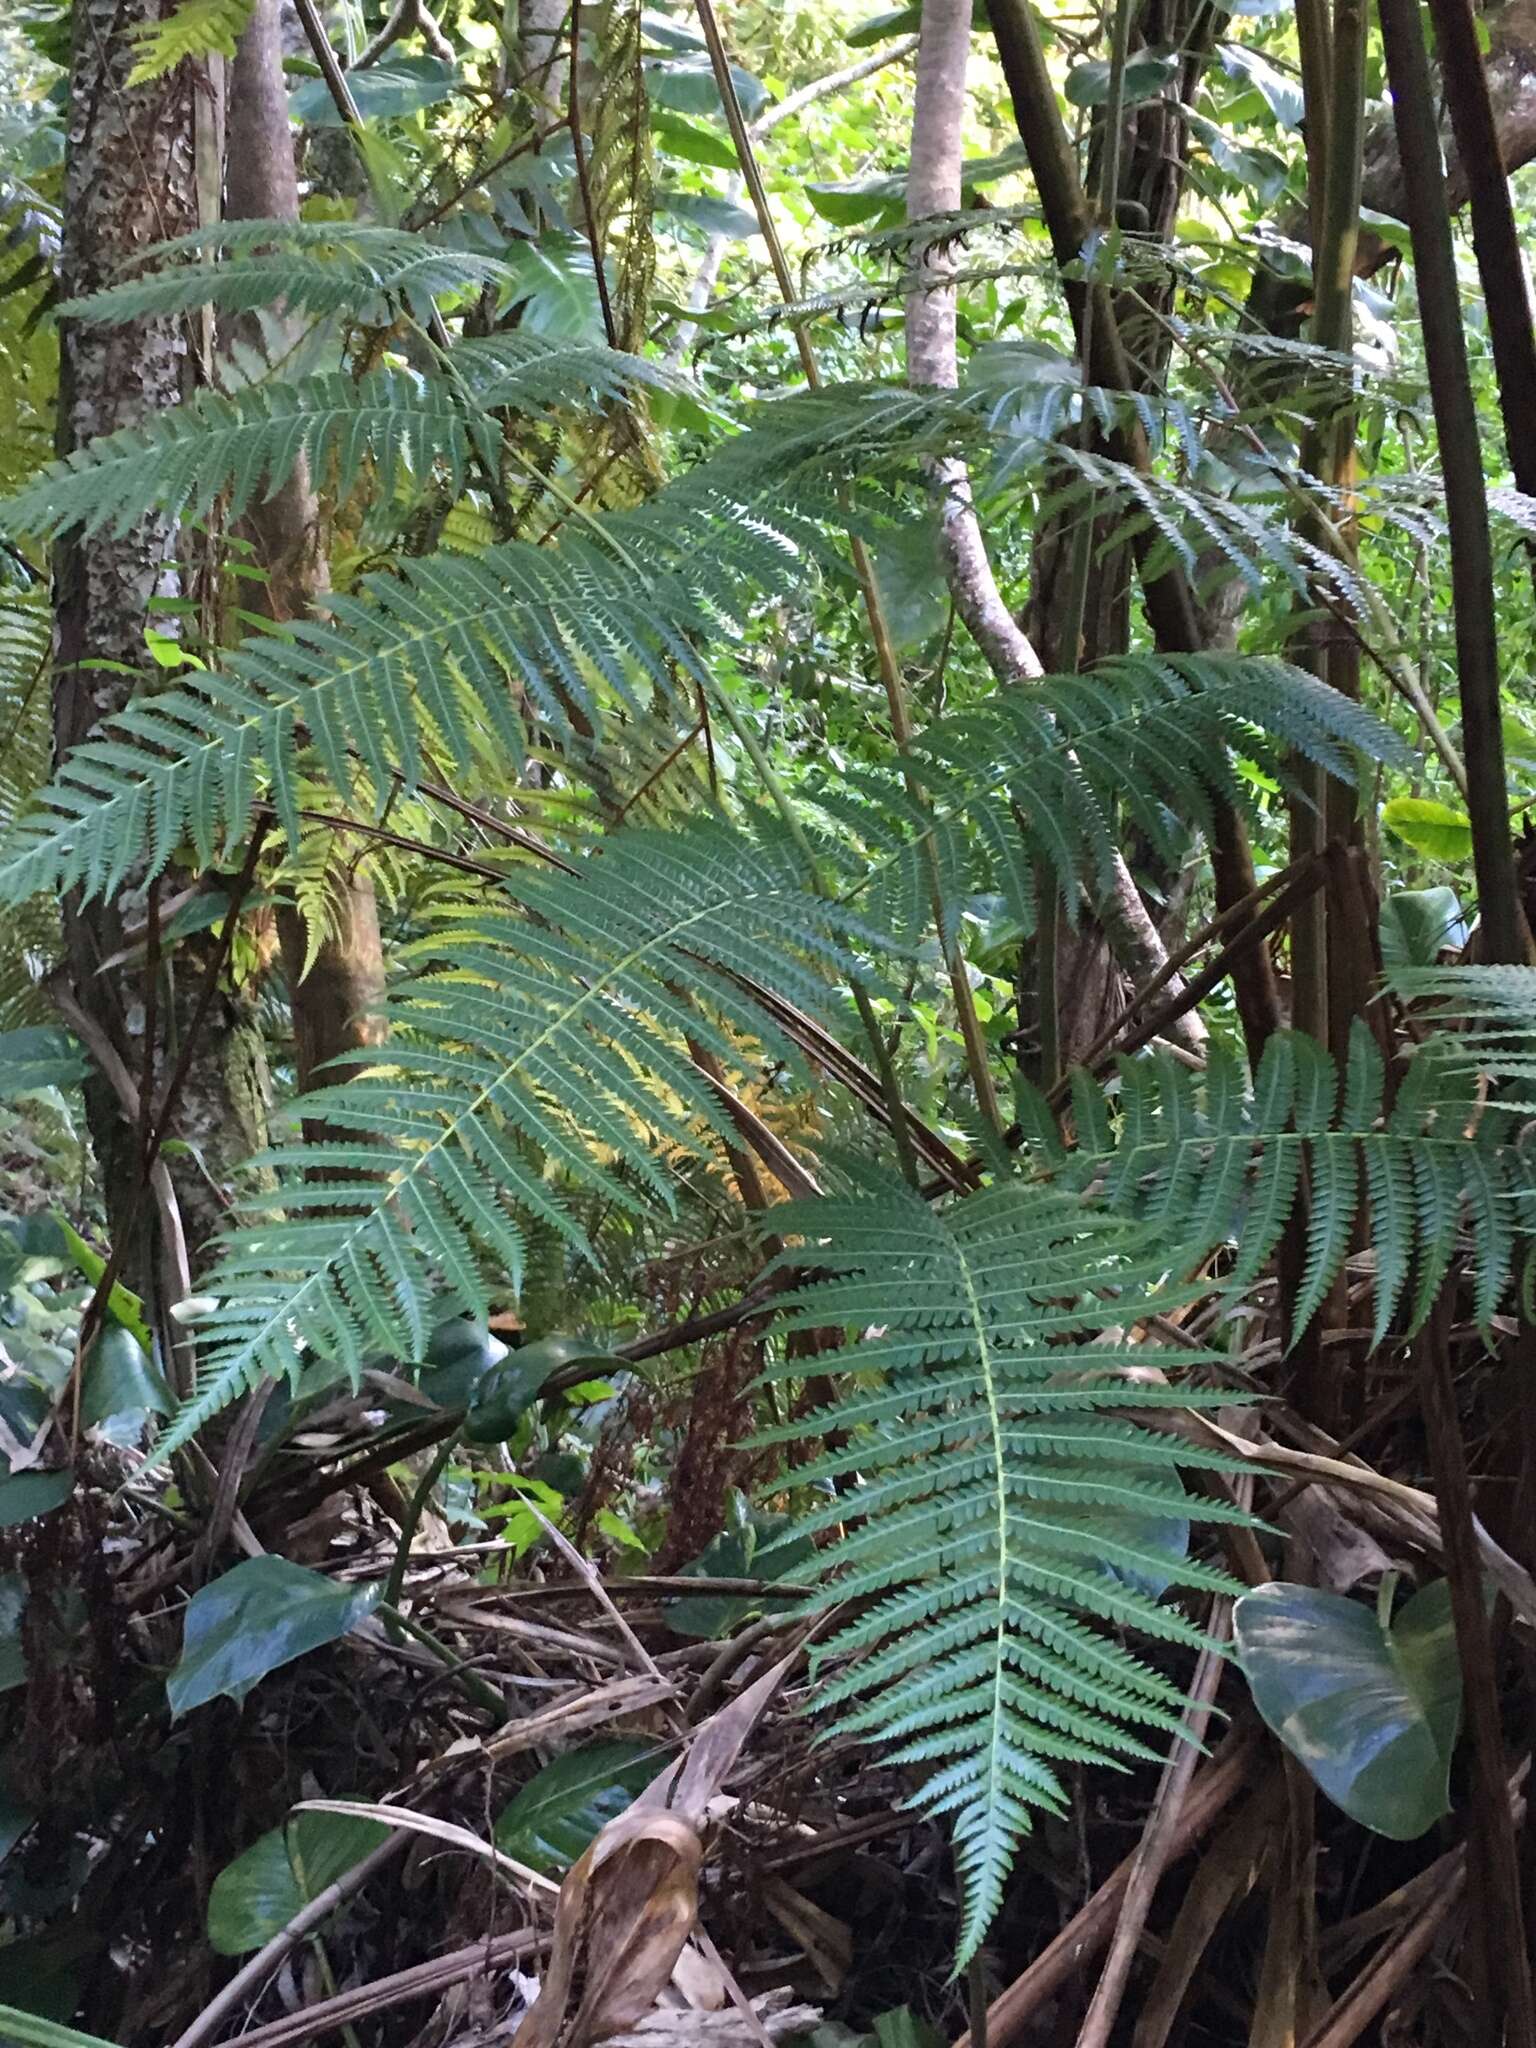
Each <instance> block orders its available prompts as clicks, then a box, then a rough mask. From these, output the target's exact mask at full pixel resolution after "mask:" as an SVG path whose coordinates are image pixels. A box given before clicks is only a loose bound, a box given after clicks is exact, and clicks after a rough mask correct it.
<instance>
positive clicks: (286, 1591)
mask: <svg viewBox="0 0 1536 2048" xmlns="http://www.w3.org/2000/svg"><path fill="white" fill-rule="evenodd" d="M379 1592H380V1586H379V1585H378V1584H377V1583H375V1584H373V1585H367V1586H333V1585H332V1584H331V1582H330V1580H329V1579H323V1578H322V1577H321V1576H320V1574H319V1572H311V1571H306V1570H305V1569H304V1567H303V1565H299V1564H290V1563H289V1561H288V1560H287V1558H285V1557H251V1558H247V1559H246V1561H245V1563H244V1564H237V1565H236V1566H235V1568H234V1570H233V1571H231V1572H225V1574H224V1576H223V1577H222V1578H220V1579H215V1580H214V1582H213V1584H212V1585H211V1586H204V1587H203V1589H202V1591H201V1592H199V1593H194V1594H193V1596H192V1600H191V1603H190V1605H189V1606H188V1608H187V1620H186V1629H185V1633H184V1635H183V1637H182V1649H181V1662H180V1663H179V1664H178V1665H177V1666H176V1669H175V1670H174V1671H173V1672H172V1673H171V1675H170V1677H169V1678H168V1679H167V1680H166V1682H165V1693H166V1698H167V1699H168V1700H169V1701H170V1703H171V1712H172V1714H174V1715H181V1714H188V1713H190V1712H191V1711H192V1709H193V1708H194V1707H200V1706H202V1705H203V1704H204V1703H205V1701H208V1700H212V1699H217V1698H218V1696H219V1694H220V1693H226V1694H228V1696H229V1698H230V1699H232V1700H243V1699H244V1698H245V1696H246V1694H247V1693H248V1692H249V1691H250V1689H251V1687H252V1686H253V1685H255V1684H257V1683H258V1682H259V1681H260V1680H261V1679H263V1678H265V1677H266V1675H267V1673H268V1672H269V1671H276V1670H277V1669H278V1667H279V1665H282V1664H291V1663H292V1662H293V1660H294V1658H295V1657H302V1656H303V1655H304V1654H305V1653H306V1651H309V1650H318V1649H320V1648H321V1647H322V1646H323V1645H324V1644H326V1643H334V1642H335V1640H336V1638H337V1637H338V1636H344V1635H345V1634H346V1632H347V1630H348V1629H349V1628H355V1627H356V1625H357V1623H358V1622H360V1621H361V1620H362V1619H363V1617H364V1615H366V1614H368V1613H370V1612H371V1611H372V1609H373V1607H374V1605H375V1603H376V1602H377V1600H378V1597H379Z"/></svg>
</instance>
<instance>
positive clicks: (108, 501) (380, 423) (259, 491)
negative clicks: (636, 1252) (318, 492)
mask: <svg viewBox="0 0 1536 2048" xmlns="http://www.w3.org/2000/svg"><path fill="white" fill-rule="evenodd" d="M453 366H454V370H455V373H456V375H455V378H454V379H453V380H450V379H447V378H423V377H419V376H417V375H416V374H415V373H414V372H413V371H410V370H405V369H398V368H392V367H388V366H386V367H384V368H381V369H377V370H374V371H372V372H370V373H369V374H368V375H367V376H365V377H361V378H354V377H349V376H347V375H345V374H344V373H342V372H340V371H336V372H333V373H332V374H330V375H328V376H315V377H305V378H303V379H300V380H298V381H297V382H293V383H284V382H280V381H274V382H271V383H261V384H254V385H251V386H249V387H248V388H247V389H245V390H243V391H240V392H237V393H236V394H235V395H234V396H233V397H224V396H222V395H220V394H219V393H217V392H212V391H203V392H200V393H199V394H198V395H197V396H196V397H195V398H193V399H191V400H189V401H188V402H187V403H186V404H185V405H179V406H174V407H171V408H170V409H169V410H167V411H164V412H160V413H157V414H155V415H154V416H153V417H151V418H150V419H148V420H146V421H144V422H143V423H141V424H139V425H136V426H132V427H125V428H122V429H121V430H120V431H119V432H117V433H115V434H108V435H104V436H102V437H101V438H100V439H98V440H95V441H91V442H88V443H87V444H86V446H85V447H83V448H81V449H79V450H78V451H76V452H75V453H74V454H72V455H70V456H68V457H67V458H66V459H65V460H64V461H62V462H57V463H54V464H53V465H52V466H51V467H50V468H48V469H47V470H45V471H44V472H43V473H42V475H41V476H39V477H37V478H36V479H35V480H34V481H32V482H31V483H30V484H28V486H27V487H26V489H24V490H22V491H20V492H18V493H17V495H16V496H15V497H14V498H12V499H11V500H10V501H9V503H8V504H7V505H6V506H5V513H6V517H7V518H8V519H9V520H10V521H11V523H12V524H13V525H14V526H15V527H16V528H18V529H20V530H23V531H30V532H37V533H40V534H54V533H62V532H65V531H67V530H68V528H70V527H72V526H75V525H79V526H80V527H81V529H82V531H83V532H85V533H86V534H91V533H96V532H99V531H101V530H103V529H113V530H115V531H118V532H125V531H127V529H128V528H129V527H131V526H132V525H133V524H134V523H135V521H137V520H138V519H140V518H141V517H142V516H143V514H144V513H145V512H146V511H148V510H150V509H151V507H165V508H168V509H171V510H173V511H175V512H176V513H177V514H178V515H179V516H180V517H182V518H187V519H196V518H199V517H201V516H202V515H203V514H204V513H206V512H207V511H208V509H209V507H210V506H211V505H212V504H213V502H214V500H215V498H216V497H218V495H219V494H220V493H221V492H222V491H226V490H227V491H228V493H229V506H228V513H229V517H230V518H232V519H236V518H238V517H239V516H240V515H241V513H243V512H244V511H245V510H246V509H247V507H248V506H249V505H250V504H251V503H252V501H253V500H258V501H259V500H260V499H261V498H263V497H268V496H270V495H271V494H272V493H273V492H274V491H276V490H278V489H279V488H280V487H281V486H282V484H283V483H284V482H285V481H286V480H287V478H288V476H289V475H290V474H291V473H292V470H293V467H294V464H295V463H296V462H297V461H298V459H299V457H300V456H301V455H302V456H305V457H307V459H308V461H309V465H310V469H311V471H312V473H314V474H316V475H319V474H321V473H322V472H323V471H324V470H325V466H326V465H327V464H331V465H334V467H333V469H332V470H331V471H330V473H329V474H328V476H327V482H328V484H329V485H330V487H331V489H332V491H333V493H334V495H335V496H336V497H337V498H338V499H341V498H345V497H346V496H347V494H348V493H349V492H350V491H351V489H352V488H353V486H354V484H355V483H356V482H357V479H358V477H359V474H360V473H361V472H362V470H363V467H364V465H365V464H371V465H373V468H374V471H375V473H376V481H377V486H378V489H379V491H380V493H381V495H383V496H386V497H387V496H388V495H389V494H391V493H392V492H393V491H394V489H395V487H396V483H397V480H398V478H399V475H400V472H401V470H402V468H403V469H404V470H406V471H408V472H409V474H410V475H411V476H412V477H413V478H415V479H416V480H417V482H418V483H419V482H421V481H423V480H424V479H426V478H427V477H428V476H429V475H430V474H431V473H432V472H433V469H434V467H437V468H439V469H440V470H441V472H442V474H443V475H444V476H445V478H446V479H447V481H448V483H449V485H450V487H451V488H452V490H453V492H454V494H455V496H456V495H457V494H458V493H459V492H460V491H461V490H462V489H463V487H464V482H465V479H466V477H467V475H468V473H469V470H470V465H471V463H472V461H473V460H474V458H475V456H476V454H478V455H479V456H480V457H481V459H482V460H483V461H484V462H485V463H486V464H487V465H488V466H489V467H490V468H491V469H492V470H493V472H494V469H495V465H496V463H497V461H498V450H499V444H500V439H501V427H500V423H499V422H498V421H497V420H495V419H494V418H493V417H492V415H493V414H495V413H497V412H501V411H534V410H538V411H544V410H547V409H552V408H554V407H557V406H562V405H563V406H575V405H587V404H591V403H592V402H593V401H594V400H598V401H600V400H603V399H608V398H619V397H622V396H624V395H625V394H627V393H629V392H631V391H633V390H634V389H635V388H636V387H637V386H647V387H653V388H675V387H676V386H677V385H678V384H679V383H680V382H681V380H680V379H678V378H676V377H675V376H672V375H671V374H670V373H668V372H667V371H665V370H664V369H661V368H659V367H658V366H656V365H653V364H650V363H647V362H644V361H643V360H642V359H641V358H640V357H638V356H625V355H622V354H620V353H619V352H617V351H616V350H612V349H605V348H598V347H591V346H588V347H583V348H574V349H573V348H569V347H565V346H563V345H562V344H560V343H556V342H550V341H544V340H540V339H539V338H537V337H534V336H525V335H511V336H506V337H502V338H498V339H497V340H495V341H485V342H466V343H465V344H463V346H462V348H460V349H457V350H455V351H454V355H453Z"/></svg>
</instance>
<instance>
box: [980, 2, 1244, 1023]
mask: <svg viewBox="0 0 1536 2048" xmlns="http://www.w3.org/2000/svg"><path fill="white" fill-rule="evenodd" d="M989 19H990V21H991V24H992V33H993V37H994V40H995V41H996V44H997V52H998V56H999V58H1000V60H1001V62H1002V67H1003V75H1004V77H1005V78H1006V80H1007V82H1008V91H1009V95H1010V97H1011V99H1012V102H1013V115H1014V121H1015V123H1016V125H1017V127H1018V131H1019V135H1020V138H1021V140H1022V141H1023V143H1024V147H1025V151H1026V153H1027V155H1028V157H1029V166H1030V171H1031V174H1032V176H1033V177H1034V180H1035V189H1036V191H1037V193H1038V194H1039V198H1040V205H1041V211H1042V212H1043V213H1044V215H1045V223H1046V228H1047V231H1048V233H1049V235H1050V238H1051V249H1052V252H1053V254H1054V256H1055V258H1056V262H1057V264H1058V265H1059V266H1061V267H1062V268H1063V269H1064V270H1065V269H1066V268H1067V267H1068V266H1070V265H1071V264H1073V263H1075V262H1076V260H1077V257H1078V254H1079V252H1080V250H1081V249H1082V246H1083V243H1084V241H1085V240H1086V239H1087V236H1088V233H1089V231H1090V229H1091V227H1092V225H1093V222H1092V215H1091V213H1090V209H1089V206H1088V201H1087V198H1086V196H1085V194H1084V192H1083V187H1082V182H1081V180H1080V179H1079V177H1078V174H1077V159H1076V157H1075V155H1074V153H1073V149H1072V143H1071V139H1070V137H1069V136H1068V134H1067V131H1066V129H1065V127H1064V126H1063V124H1062V120H1061V116H1060V114H1059V113H1058V111H1057V107H1056V89H1055V86H1054V84H1053V82H1052V79H1051V74H1050V68H1049V66H1048V65H1047V63H1046V59H1045V48H1044V45H1043V44H1042V42H1041V40H1040V24H1039V21H1038V20H1037V18H1036V15H1035V11H1034V9H1033V7H1032V6H1031V5H1030V0H994V4H992V5H991V7H990V8H989ZM1064 290H1065V292H1066V297H1067V304H1068V307H1069V309H1070V311H1071V313H1072V317H1073V324H1074V326H1075V327H1076V328H1077V331H1078V334H1079V338H1080V341H1083V342H1086V348H1085V355H1086V359H1087V363H1088V368H1089V372H1090V374H1091V376H1092V379H1093V382H1094V383H1096V384H1100V385H1103V386H1104V387H1105V388H1106V389H1109V390H1113V391H1130V390H1132V389H1133V388H1134V382H1133V379H1132V375H1131V367H1130V362H1129V359H1128V358H1127V356H1126V352H1125V345H1124V342H1123V340H1122V338H1121V335H1120V329H1119V324H1118V322H1117V320H1116V318H1115V309H1114V305H1113V302H1112V300H1111V299H1110V296H1109V293H1108V292H1107V291H1106V290H1105V288H1104V287H1103V286H1102V285H1093V286H1089V287H1084V286H1083V285H1082V284H1081V283H1078V282H1070V281H1069V282H1067V283H1066V284H1065V286H1064ZM1090 296H1091V300H1092V316H1091V320H1090V319H1088V317H1087V312H1088V303H1089V299H1090ZM1118 438H1119V446H1118V447H1117V448H1116V449H1115V451H1114V452H1115V453H1117V454H1118V455H1119V456H1120V457H1121V459H1123V460H1125V461H1127V462H1129V463H1130V464H1131V466H1132V467H1133V468H1135V469H1136V470H1137V471H1139V472H1140V473H1142V474H1143V475H1145V474H1148V473H1150V471H1151V467H1152V458H1151V451H1150V449H1149V448H1148V446H1147V439H1146V435H1145V433H1144V432H1143V431H1142V430H1141V428H1140V426H1139V425H1137V426H1132V427H1128V428H1126V429H1125V430H1124V431H1123V432H1122V433H1121V435H1120V436H1119V437H1118ZM1148 550H1149V542H1148V540H1147V539H1146V537H1145V536H1144V537H1143V538H1142V539H1141V540H1140V541H1138V543H1137V544H1136V560H1137V567H1138V570H1139V572H1140V575H1141V584H1142V594H1143V598H1144V600H1145V603H1146V609H1147V618H1148V621H1149V622H1150V624H1151V627H1152V632H1153V636H1154V638H1155V640H1156V642H1157V645H1158V648H1159V650H1160V651H1161V652H1162V653H1165V654H1193V653H1198V652H1199V650H1200V648H1201V646H1202V644H1203V636H1202V633H1201V630H1200V622H1199V613H1198V611H1197V609H1196V606H1195V599H1194V593H1193V591H1192V590H1191V589H1190V586H1189V582H1188V579H1187V578H1186V577H1185V575H1184V574H1183V572H1182V570H1180V569H1179V568H1178V567H1177V565H1175V566H1173V567H1171V568H1168V569H1164V570H1163V571H1162V572H1161V573H1159V574H1157V575H1151V574H1149V573H1148V571H1147V561H1148ZM1211 853H1212V866H1213V868H1214V871H1215V880H1216V896H1217V902H1218V905H1219V906H1220V907H1222V908H1225V907H1227V906H1228V905H1229V904H1233V903H1238V902H1241V901H1242V899H1243V898H1244V897H1246V896H1249V895H1251V894H1252V892H1253V889H1254V887H1255V882H1256V878H1255V875H1254V870H1253V855H1252V852H1251V850H1250V848H1249V845H1248V835H1247V833H1246V831H1245V830H1244V828H1243V822H1242V820H1241V818H1240V817H1239V816H1238V815H1237V813H1236V812H1235V811H1234V810H1233V809H1232V808H1231V806H1230V805H1228V804H1223V805H1221V806H1219V807H1218V809H1217V813H1216V829H1215V833H1214V835H1213V844H1212V848H1211ZM1233 989H1234V993H1235V994H1236V997H1237V1006H1238V1013H1239V1015H1240V1017H1241V1018H1242V1024H1243V1036H1244V1038H1245V1040H1246V1041H1247V1046H1248V1054H1249V1058H1250V1059H1252V1060H1254V1061H1257V1059H1258V1057H1259V1055H1260V1053H1261V1052H1262V1051H1263V1049H1264V1046H1265V1044H1266V1043H1267V1042H1268V1040H1269V1038H1270V1037H1271V1036H1272V1035H1273V1034H1274V1033H1275V1032H1276V1031H1278V1030H1279V1029H1280V1025H1281V1015H1280V992H1279V988H1278V986H1277V984H1276V981H1275V973H1274V968H1273V966H1272V965H1271V962H1270V959H1269V955H1268V953H1267V952H1266V951H1264V949H1263V948H1262V947H1261V948H1257V949H1255V950H1254V951H1252V952H1250V953H1248V954H1245V955H1244V957H1243V959H1242V961H1241V963H1240V964H1235V965H1234V971H1233Z"/></svg>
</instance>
